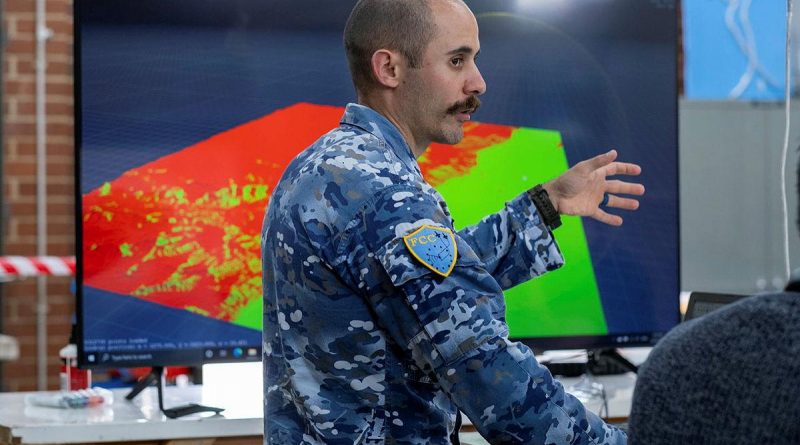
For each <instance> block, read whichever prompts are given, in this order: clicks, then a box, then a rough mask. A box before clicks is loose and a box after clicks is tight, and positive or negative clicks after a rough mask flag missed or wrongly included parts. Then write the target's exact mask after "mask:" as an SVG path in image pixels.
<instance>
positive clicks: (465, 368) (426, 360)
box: [262, 0, 644, 444]
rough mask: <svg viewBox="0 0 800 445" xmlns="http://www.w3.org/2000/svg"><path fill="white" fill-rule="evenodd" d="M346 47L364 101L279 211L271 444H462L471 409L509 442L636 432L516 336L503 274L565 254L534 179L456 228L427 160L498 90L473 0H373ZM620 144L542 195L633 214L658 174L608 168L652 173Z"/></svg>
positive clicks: (355, 16)
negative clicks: (602, 412)
mask: <svg viewBox="0 0 800 445" xmlns="http://www.w3.org/2000/svg"><path fill="white" fill-rule="evenodd" d="M345 46H346V48H347V52H348V60H349V62H350V66H351V71H352V74H353V79H354V82H355V85H356V89H357V92H358V101H359V104H350V105H348V106H347V109H346V111H345V114H344V117H343V118H342V121H341V125H340V126H339V127H338V128H336V129H334V130H332V131H330V132H329V133H327V134H325V135H323V136H322V137H321V138H320V139H319V140H318V141H317V142H316V143H314V144H313V145H312V146H311V147H309V148H308V149H306V150H305V151H304V152H303V153H301V154H300V155H299V156H298V157H297V158H296V159H295V160H294V161H293V162H292V163H291V164H290V165H289V167H288V168H287V170H286V172H285V174H284V176H283V178H282V179H281V181H280V183H279V185H278V186H277V188H276V189H275V190H274V192H273V194H272V197H271V200H270V204H269V209H268V211H267V215H266V218H265V222H264V233H263V234H262V237H263V241H262V243H263V244H262V251H263V256H264V258H263V259H264V261H263V264H264V292H265V294H264V372H265V374H264V379H265V400H264V403H265V419H264V440H265V443H268V444H299V443H303V444H321V443H331V444H355V443H365V444H384V443H412V444H430V443H436V444H439V443H441V444H445V443H451V440H457V423H458V416H459V414H458V413H459V410H460V411H462V412H464V413H465V414H466V415H467V416H468V417H469V418H470V420H471V421H472V422H473V424H474V425H475V426H476V428H477V429H478V431H479V432H480V433H481V434H482V435H483V436H484V437H486V438H487V439H488V440H489V441H490V442H492V443H534V444H545V443H547V444H562V443H563V444H567V443H569V444H590V443H591V444H621V443H625V441H626V437H625V434H624V433H623V432H621V431H620V430H618V429H616V428H614V427H611V426H609V425H606V424H605V423H604V422H603V421H602V420H601V419H600V418H599V417H597V416H596V415H594V414H592V413H591V412H589V411H587V410H586V409H585V408H584V407H583V406H582V405H581V403H580V402H579V401H578V400H577V399H575V398H574V397H572V396H570V395H569V394H566V393H565V392H564V389H563V387H562V386H561V384H559V383H558V382H557V381H555V380H554V379H553V378H552V376H551V375H550V374H549V373H548V371H547V370H546V369H545V368H544V367H542V366H540V365H539V364H538V363H537V362H536V360H535V358H534V356H533V354H532V353H531V351H530V350H529V349H528V348H527V347H525V346H524V345H521V344H518V343H514V342H511V341H509V339H508V327H507V325H506V323H505V320H504V312H505V304H504V301H503V289H507V288H509V287H512V286H514V285H516V284H518V283H521V282H524V281H526V280H529V279H531V278H532V277H535V276H538V275H541V274H543V273H545V272H547V271H549V270H553V269H556V268H558V267H560V266H561V264H562V263H563V259H562V257H561V253H560V251H559V249H558V247H557V245H556V243H555V240H554V239H553V236H552V233H551V231H550V228H549V227H548V226H547V225H546V224H545V222H546V221H544V220H543V216H542V215H543V213H542V211H541V209H538V208H537V205H535V204H534V201H533V200H532V196H533V194H529V193H524V194H522V195H521V196H519V197H517V198H516V199H514V200H512V201H511V202H509V203H508V204H507V205H506V207H505V208H504V209H502V210H501V211H500V212H498V213H496V214H493V215H490V216H488V217H486V218H485V219H484V220H483V221H482V222H480V223H479V224H477V225H475V226H472V227H468V228H465V229H463V230H461V231H458V232H456V231H454V229H453V220H452V218H451V216H450V213H449V212H448V209H447V205H446V204H445V202H444V201H443V199H442V197H441V196H440V195H439V194H438V193H437V192H436V191H435V190H434V189H433V188H432V187H431V186H430V185H428V184H427V183H426V182H425V180H424V179H423V178H422V174H421V172H420V168H419V165H418V164H417V162H416V157H418V156H419V155H420V154H422V152H423V151H424V150H425V148H426V147H427V146H428V145H429V144H430V143H431V142H442V143H450V144H453V143H457V142H458V141H460V140H461V138H462V137H463V128H462V125H463V123H464V122H465V121H467V120H469V117H470V114H472V113H473V112H474V111H475V109H476V108H477V106H478V105H479V101H478V99H477V96H479V95H481V94H483V92H484V91H485V89H486V85H485V83H484V81H483V78H482V77H481V75H480V72H479V71H478V69H477V67H476V65H475V56H476V55H477V53H478V50H479V42H478V27H477V22H476V21H475V18H474V16H473V15H472V13H471V12H470V10H469V9H468V8H467V7H466V5H465V4H463V3H462V2H461V1H460V0H361V1H359V2H358V4H357V5H356V7H355V8H354V10H353V12H352V14H351V16H350V19H349V20H348V24H347V27H346V29H345ZM615 157H616V153H615V152H613V151H612V152H609V153H606V154H604V155H600V156H598V157H596V158H593V159H591V160H588V161H584V162H581V163H579V164H577V165H576V166H574V167H573V168H572V169H570V170H569V171H568V172H566V173H565V174H564V175H562V176H561V177H559V178H557V179H555V180H554V181H551V182H549V183H547V184H544V190H545V191H547V192H548V193H549V199H548V198H547V196H546V195H545V198H544V200H542V198H541V196H542V192H541V190H539V191H538V195H536V196H538V197H539V198H538V199H539V201H537V202H538V203H539V204H540V205H542V206H546V207H549V211H550V212H551V213H552V212H553V211H555V212H558V213H562V214H573V215H583V216H591V217H594V218H596V219H598V220H600V221H603V222H606V223H609V224H614V225H619V224H621V223H622V220H621V218H619V216H616V215H610V214H608V213H606V212H605V211H603V210H602V209H601V208H600V206H598V203H599V202H601V200H603V202H604V203H605V204H606V205H607V206H611V207H619V208H625V209H635V208H636V207H637V206H638V201H636V200H635V199H631V198H624V197H621V196H618V195H619V194H635V195H641V194H642V193H644V188H643V187H642V186H641V185H638V184H629V183H626V182H622V181H607V180H606V176H611V175H615V174H638V173H639V170H640V169H639V167H638V166H635V165H632V164H625V163H619V162H614V159H615ZM475 192H476V193H480V191H479V190H476V191H475ZM607 193H611V194H610V195H608V194H607ZM604 196H607V197H608V198H607V201H606V200H604V199H603V197H604ZM558 213H555V216H556V218H557V215H558ZM550 218H551V219H552V215H550Z"/></svg>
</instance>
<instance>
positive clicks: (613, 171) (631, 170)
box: [603, 162, 642, 176]
mask: <svg viewBox="0 0 800 445" xmlns="http://www.w3.org/2000/svg"><path fill="white" fill-rule="evenodd" d="M603 168H604V173H605V175H606V176H614V175H629V176H637V175H639V174H640V173H642V167H639V166H638V165H636V164H631V163H629V162H614V163H611V164H608V165H606V166H605V167H603Z"/></svg>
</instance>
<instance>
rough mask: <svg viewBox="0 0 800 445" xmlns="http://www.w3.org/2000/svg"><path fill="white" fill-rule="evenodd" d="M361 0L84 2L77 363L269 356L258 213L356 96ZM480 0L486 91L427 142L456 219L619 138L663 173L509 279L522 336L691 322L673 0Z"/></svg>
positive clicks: (559, 234)
mask: <svg viewBox="0 0 800 445" xmlns="http://www.w3.org/2000/svg"><path fill="white" fill-rule="evenodd" d="M353 3H354V2H353V1H323V0H317V1H310V0H299V1H298V0H291V1H290V0H237V1H230V0H169V1H164V0H122V1H119V0H115V1H111V0H76V2H75V4H76V12H77V15H76V20H75V23H76V47H77V54H76V55H77V57H76V72H77V77H76V92H77V97H76V112H77V113H76V114H77V117H78V132H77V133H78V136H77V150H76V152H77V157H78V162H77V165H78V181H77V182H78V190H77V191H78V194H79V198H80V199H78V203H79V207H80V208H79V213H78V215H79V219H80V223H79V246H80V249H79V278H78V294H79V297H78V302H79V305H78V306H79V308H78V316H79V318H78V319H79V325H80V326H79V327H80V329H79V330H80V344H79V351H80V361H81V364H82V365H84V366H91V367H109V366H114V367H120V366H142V365H156V366H158V365H173V364H197V363H203V362H213V361H229V360H258V359H259V358H260V348H261V323H262V302H261V298H262V292H261V263H260V255H259V248H260V243H259V236H260V228H261V224H262V219H263V214H264V209H265V207H266V205H267V203H268V202H269V198H270V192H271V190H272V189H273V187H274V186H275V184H276V182H277V181H278V179H279V177H280V175H281V173H282V172H283V170H284V168H285V166H286V165H287V163H288V162H289V160H290V159H292V158H293V157H294V156H295V155H297V154H298V153H299V152H300V151H301V150H302V149H304V148H305V147H306V146H308V145H309V144H311V143H312V142H313V141H314V140H316V139H317V138H318V137H319V136H320V135H321V134H323V133H324V132H326V131H327V130H329V129H331V128H333V127H334V126H336V125H337V124H338V121H339V118H340V117H341V114H342V111H343V107H344V105H345V104H347V103H348V102H351V101H353V100H354V96H355V95H354V90H353V87H352V84H351V81H350V77H349V73H348V69H347V64H346V61H345V56H344V50H343V47H342V43H341V40H342V38H341V35H342V30H343V27H344V22H345V20H346V18H347V16H348V14H349V11H350V9H351V7H352V5H353ZM467 3H468V4H469V6H470V7H472V9H473V11H474V12H475V14H476V16H477V19H478V22H479V25H480V32H481V34H480V38H481V44H482V48H481V54H480V58H479V61H478V63H479V67H480V68H481V69H482V72H483V75H484V77H485V79H486V82H487V84H488V92H487V93H486V94H485V95H484V97H483V102H484V106H483V107H482V108H481V110H479V111H478V113H477V115H476V116H475V120H476V122H473V123H471V124H470V125H469V126H468V127H467V129H466V137H465V139H464V141H463V142H462V143H461V144H459V145H457V146H442V145H433V146H431V147H430V148H429V150H428V151H427V152H426V154H425V155H424V156H423V157H422V158H420V159H419V162H420V164H421V166H422V169H423V171H424V173H425V175H426V177H427V179H428V181H429V182H430V183H432V184H433V185H434V186H435V187H437V188H438V190H439V191H440V192H441V193H442V195H443V196H444V197H445V198H446V200H447V201H448V203H449V207H450V209H451V211H452V213H453V215H454V218H455V221H456V222H457V225H458V226H459V227H461V226H464V225H467V224H470V223H473V222H476V221H477V220H478V219H479V218H480V217H482V216H484V215H485V214H487V213H489V212H493V211H496V210H498V209H499V208H501V206H502V205H503V203H504V202H505V201H507V200H510V199H511V198H513V197H514V196H516V195H517V194H519V193H520V192H522V191H523V190H526V189H528V188H530V187H532V186H533V185H535V184H537V183H540V182H543V181H546V180H548V179H550V178H552V177H554V176H556V175H558V174H559V173H560V172H562V171H564V170H565V169H567V168H568V166H570V165H573V164H575V163H577V162H579V161H580V160H583V159H585V158H588V157H591V156H594V155H596V154H599V153H601V152H604V151H605V150H607V149H609V148H616V149H618V150H619V152H620V153H621V158H623V159H624V160H626V161H631V162H636V163H639V164H640V165H641V166H642V167H643V169H644V174H643V175H642V176H641V178H640V179H641V182H642V183H644V185H645V186H646V187H647V195H646V197H645V198H644V199H643V201H642V205H641V208H640V210H638V211H637V212H635V213H630V214H625V215H623V216H624V217H625V225H624V226H623V227H622V228H613V227H608V226H604V225H602V224H600V223H597V222H595V221H593V220H588V219H584V220H582V219H580V218H575V217H568V218H565V221H564V225H563V226H562V227H561V228H559V229H557V231H556V232H555V234H556V238H557V240H558V242H559V244H560V246H561V248H562V251H563V253H564V256H565V258H566V265H565V266H564V267H563V268H562V269H560V270H558V271H555V272H552V273H549V274H547V275H546V276H544V277H541V278H539V279H536V280H533V281H531V282H529V283H526V284H523V285H520V286H518V287H516V288H513V289H511V290H509V291H508V292H507V294H506V300H507V311H508V312H507V321H508V323H509V325H510V328H511V335H512V337H514V338H515V339H519V340H523V341H525V342H526V343H528V344H529V345H532V346H535V347H538V348H543V349H544V348H590V347H601V346H614V345H638V344H649V343H652V342H653V341H654V340H655V339H657V338H658V337H659V336H660V335H662V334H663V333H664V332H666V331H667V330H669V329H670V328H671V327H672V326H674V325H675V324H676V323H677V322H678V320H679V314H678V288H679V266H678V258H679V256H678V240H679V237H678V202H677V193H678V184H677V180H678V160H677V129H676V126H677V111H676V110H677V108H676V80H675V79H676V33H677V26H676V23H677V17H676V11H675V5H674V2H673V1H669V0H515V1H503V2H498V1H468V2H467Z"/></svg>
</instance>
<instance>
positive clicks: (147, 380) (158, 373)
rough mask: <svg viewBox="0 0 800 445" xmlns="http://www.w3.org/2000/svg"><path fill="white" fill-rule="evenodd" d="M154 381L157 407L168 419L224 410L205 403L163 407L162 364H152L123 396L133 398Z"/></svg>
mask: <svg viewBox="0 0 800 445" xmlns="http://www.w3.org/2000/svg"><path fill="white" fill-rule="evenodd" d="M154 382H155V384H156V388H157V391H158V408H159V409H160V410H161V412H162V413H164V415H165V416H167V417H169V418H170V419H176V418H178V417H183V416H187V415H189V414H194V413H202V412H213V413H215V414H219V413H221V412H222V411H224V410H225V408H215V407H213V406H205V405H198V404H197V403H189V404H188V405H182V406H176V407H174V408H166V409H164V395H163V387H164V367H163V366H153V367H152V368H151V369H150V374H147V375H146V376H144V377H142V378H141V379H140V380H139V381H138V382H136V386H134V387H133V389H132V390H131V392H129V393H128V395H126V396H125V399H126V400H133V399H134V398H135V397H136V396H137V395H139V393H140V392H142V391H143V390H144V389H145V388H147V387H148V386H150V385H152V384H153V383H154Z"/></svg>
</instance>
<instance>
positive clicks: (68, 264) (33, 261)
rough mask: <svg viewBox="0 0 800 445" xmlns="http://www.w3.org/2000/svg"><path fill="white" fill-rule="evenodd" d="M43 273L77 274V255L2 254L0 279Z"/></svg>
mask: <svg viewBox="0 0 800 445" xmlns="http://www.w3.org/2000/svg"><path fill="white" fill-rule="evenodd" d="M41 275H47V276H73V275H75V257H57V256H0V281H9V280H14V279H20V278H26V277H38V276H41Z"/></svg>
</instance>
